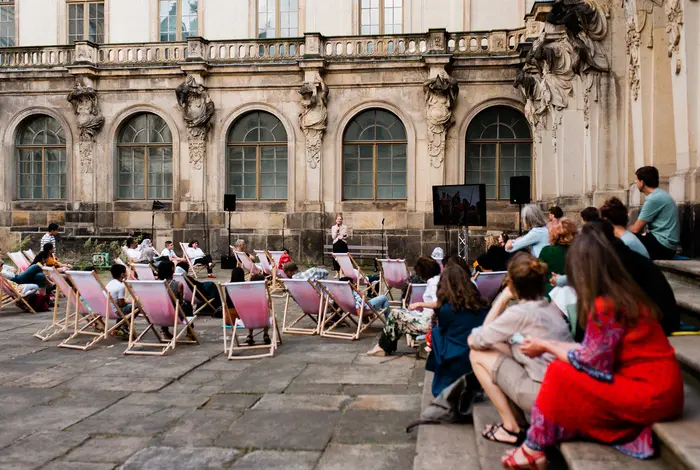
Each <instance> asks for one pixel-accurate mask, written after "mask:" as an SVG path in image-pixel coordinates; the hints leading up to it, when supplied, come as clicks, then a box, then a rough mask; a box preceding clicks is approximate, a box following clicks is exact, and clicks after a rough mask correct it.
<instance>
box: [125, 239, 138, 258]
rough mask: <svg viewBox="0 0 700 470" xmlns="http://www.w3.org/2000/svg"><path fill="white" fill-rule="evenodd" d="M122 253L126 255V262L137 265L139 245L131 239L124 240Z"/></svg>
mask: <svg viewBox="0 0 700 470" xmlns="http://www.w3.org/2000/svg"><path fill="white" fill-rule="evenodd" d="M124 253H125V254H126V257H127V258H128V259H127V262H129V263H138V262H139V260H140V259H141V250H140V249H139V243H138V242H137V241H136V240H134V239H133V238H127V239H126V245H124Z"/></svg>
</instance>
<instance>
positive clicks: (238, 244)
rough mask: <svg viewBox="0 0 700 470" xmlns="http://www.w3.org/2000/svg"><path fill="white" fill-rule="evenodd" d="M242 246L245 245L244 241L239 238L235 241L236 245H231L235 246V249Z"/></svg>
mask: <svg viewBox="0 0 700 470" xmlns="http://www.w3.org/2000/svg"><path fill="white" fill-rule="evenodd" d="M243 245H245V240H243V239H242V238H239V239H238V240H236V243H234V244H233V246H236V247H238V246H243Z"/></svg>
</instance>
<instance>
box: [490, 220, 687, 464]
mask: <svg viewBox="0 0 700 470" xmlns="http://www.w3.org/2000/svg"><path fill="white" fill-rule="evenodd" d="M566 261H567V263H566V264H567V266H566V271H567V274H568V276H569V278H568V279H569V283H570V284H571V285H572V286H573V287H574V289H576V292H577V294H578V318H579V321H580V324H581V327H583V328H585V329H586V336H585V339H584V340H583V343H582V344H574V343H561V342H553V341H545V340H541V339H536V338H528V339H527V340H526V341H525V343H524V344H523V346H522V351H523V352H524V353H525V354H527V355H529V356H531V357H537V356H540V355H542V354H545V353H549V354H553V355H554V356H555V357H556V358H557V360H555V361H554V362H552V364H550V366H549V367H548V369H547V373H546V374H545V377H544V381H543V382H542V388H541V389H540V392H539V395H538V396H537V401H536V403H535V406H534V408H533V409H532V416H531V427H530V429H529V431H528V433H527V440H526V441H525V444H524V445H523V446H522V447H519V448H518V449H516V450H514V451H513V452H511V453H509V454H507V455H506V456H505V457H504V458H503V460H502V463H503V465H504V466H505V467H506V468H530V469H533V468H544V466H545V465H546V458H545V454H544V450H545V449H546V448H547V447H550V446H554V445H556V444H558V443H559V442H562V441H567V440H573V439H577V438H578V439H587V440H594V441H598V442H602V443H605V444H610V445H612V446H614V447H615V448H616V449H617V450H619V451H621V452H623V453H625V454H627V455H631V456H633V457H637V458H641V459H644V458H649V457H651V456H653V453H654V448H653V445H652V432H651V425H652V424H654V423H656V422H659V421H665V420H670V419H674V418H676V417H678V416H680V415H681V413H682V412H683V378H682V376H681V371H680V367H679V365H678V361H677V360H676V358H675V354H674V351H673V348H672V347H671V345H670V344H669V342H668V339H667V338H666V335H665V334H664V332H663V330H662V328H661V325H660V324H659V322H658V321H657V309H656V306H655V305H654V304H653V303H652V302H651V301H650V300H649V299H648V297H647V296H646V295H645V294H644V293H643V292H642V291H641V290H640V289H639V287H637V285H636V284H635V283H634V281H632V279H631V278H630V277H629V275H628V274H627V273H626V271H625V269H624V268H623V266H622V264H621V263H620V260H619V258H618V257H617V255H616V254H615V250H614V249H613V247H612V246H611V244H610V242H609V241H608V240H607V239H606V238H605V236H604V235H603V234H602V232H601V231H600V228H598V227H595V226H590V225H588V226H585V227H584V228H583V229H582V231H581V235H580V236H579V237H578V238H577V239H576V241H575V242H574V244H573V245H572V247H571V249H570V250H569V252H568V254H567V260H566Z"/></svg>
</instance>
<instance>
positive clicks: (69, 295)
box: [34, 267, 90, 341]
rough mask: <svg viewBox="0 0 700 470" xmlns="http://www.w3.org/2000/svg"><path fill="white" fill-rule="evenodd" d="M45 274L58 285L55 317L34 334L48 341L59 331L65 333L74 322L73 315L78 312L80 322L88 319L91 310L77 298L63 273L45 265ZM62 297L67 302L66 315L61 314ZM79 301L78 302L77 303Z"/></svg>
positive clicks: (54, 306) (54, 308)
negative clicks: (59, 311) (59, 310)
mask: <svg viewBox="0 0 700 470" xmlns="http://www.w3.org/2000/svg"><path fill="white" fill-rule="evenodd" d="M43 270H44V274H45V275H46V277H47V278H48V279H49V280H50V281H51V282H52V283H53V284H54V285H55V286H56V298H55V299H54V305H53V319H52V321H51V323H50V324H49V325H47V326H45V327H44V328H42V329H41V330H39V331H37V332H36V333H35V334H34V337H35V338H39V339H40V340H42V341H47V340H49V339H51V338H53V337H54V336H56V335H57V334H59V333H65V332H67V331H68V329H69V328H70V325H71V322H74V320H75V319H74V318H73V316H74V315H76V308H75V307H76V306H77V314H78V315H80V318H79V319H78V322H80V321H81V320H85V319H86V315H89V314H90V311H89V310H88V309H87V308H86V307H85V305H83V303H82V302H80V301H79V300H78V298H77V294H76V292H75V289H73V288H72V287H71V286H70V285H69V284H68V282H66V279H65V278H64V277H63V275H62V274H61V273H59V272H58V271H56V270H55V269H54V268H51V267H44V268H43ZM61 298H64V299H65V302H66V308H65V310H66V313H65V316H62V315H61V316H59V313H58V309H59V304H60V302H59V300H60V299H61ZM76 302H77V303H76Z"/></svg>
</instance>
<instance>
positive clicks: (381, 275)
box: [377, 258, 409, 301]
mask: <svg viewBox="0 0 700 470" xmlns="http://www.w3.org/2000/svg"><path fill="white" fill-rule="evenodd" d="M377 261H378V262H379V290H380V292H379V294H380V295H381V290H382V286H384V287H385V288H386V295H388V296H389V299H390V300H392V301H393V300H394V296H393V295H392V293H391V289H392V286H390V285H389V283H388V282H387V280H386V275H385V274H384V262H387V263H398V262H401V263H403V266H404V268H405V270H406V280H405V283H407V282H408V276H409V273H408V266H406V260H405V259H379V258H378V259H377ZM394 287H396V288H397V289H402V288H403V286H401V287H397V286H394Z"/></svg>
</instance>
